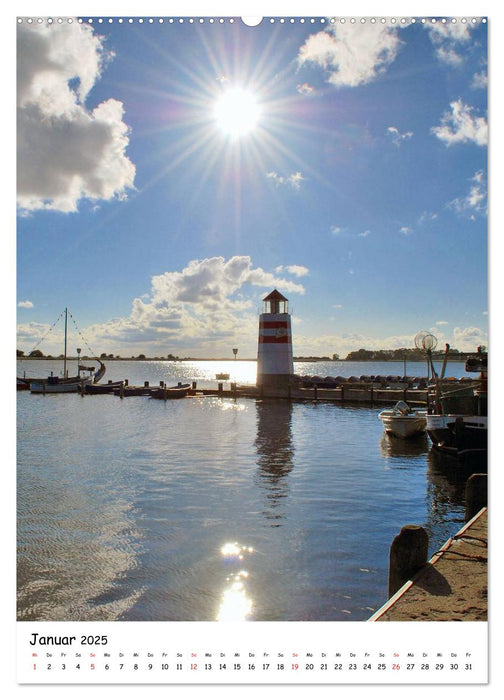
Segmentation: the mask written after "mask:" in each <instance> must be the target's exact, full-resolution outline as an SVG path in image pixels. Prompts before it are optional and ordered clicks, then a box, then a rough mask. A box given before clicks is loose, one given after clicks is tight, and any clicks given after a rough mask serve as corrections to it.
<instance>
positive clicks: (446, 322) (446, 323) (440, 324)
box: [436, 321, 448, 326]
mask: <svg viewBox="0 0 504 700" xmlns="http://www.w3.org/2000/svg"><path fill="white" fill-rule="evenodd" d="M447 325H448V321H436V326H447Z"/></svg>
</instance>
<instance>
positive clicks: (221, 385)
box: [217, 382, 223, 394]
mask: <svg viewBox="0 0 504 700" xmlns="http://www.w3.org/2000/svg"><path fill="white" fill-rule="evenodd" d="M222 388H223V384H222V382H219V383H218V385H217V389H218V391H219V394H222Z"/></svg>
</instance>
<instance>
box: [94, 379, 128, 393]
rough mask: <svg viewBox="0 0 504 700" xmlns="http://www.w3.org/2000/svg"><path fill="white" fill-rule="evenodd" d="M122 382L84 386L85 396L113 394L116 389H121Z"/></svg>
mask: <svg viewBox="0 0 504 700" xmlns="http://www.w3.org/2000/svg"><path fill="white" fill-rule="evenodd" d="M122 386H124V382H123V381H120V382H108V384H86V385H85V386H84V393H85V394H113V393H114V391H115V390H116V389H117V390H119V389H121V387H122Z"/></svg>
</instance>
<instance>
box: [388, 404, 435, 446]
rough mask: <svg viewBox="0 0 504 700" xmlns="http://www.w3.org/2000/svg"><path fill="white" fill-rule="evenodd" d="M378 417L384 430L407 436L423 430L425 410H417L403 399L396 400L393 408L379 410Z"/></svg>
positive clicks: (424, 426)
mask: <svg viewBox="0 0 504 700" xmlns="http://www.w3.org/2000/svg"><path fill="white" fill-rule="evenodd" d="M378 418H379V419H380V420H381V422H382V423H383V427H384V428H385V432H387V433H388V434H389V435H394V436H395V437H400V438H409V437H412V436H414V435H418V434H420V433H423V432H425V428H426V425H427V411H417V410H415V409H412V408H410V407H409V406H408V404H407V403H406V402H405V401H398V402H397V403H396V405H395V406H394V408H391V409H387V410H385V411H381V412H380V413H379V414H378Z"/></svg>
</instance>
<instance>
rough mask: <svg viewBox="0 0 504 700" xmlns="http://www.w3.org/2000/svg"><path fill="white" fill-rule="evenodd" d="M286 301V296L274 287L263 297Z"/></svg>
mask: <svg viewBox="0 0 504 700" xmlns="http://www.w3.org/2000/svg"><path fill="white" fill-rule="evenodd" d="M273 300H276V301H288V299H287V297H284V295H283V294H280V292H279V291H278V289H274V290H273V291H272V292H270V293H269V294H268V296H266V297H264V299H263V301H273Z"/></svg>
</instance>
